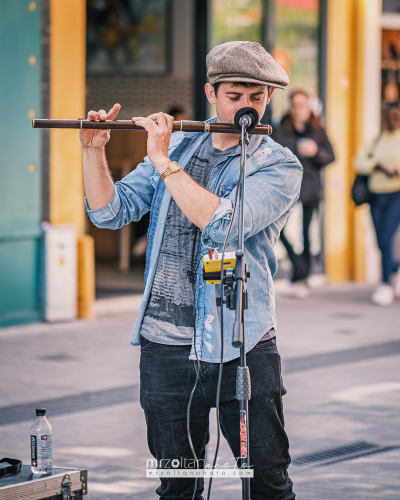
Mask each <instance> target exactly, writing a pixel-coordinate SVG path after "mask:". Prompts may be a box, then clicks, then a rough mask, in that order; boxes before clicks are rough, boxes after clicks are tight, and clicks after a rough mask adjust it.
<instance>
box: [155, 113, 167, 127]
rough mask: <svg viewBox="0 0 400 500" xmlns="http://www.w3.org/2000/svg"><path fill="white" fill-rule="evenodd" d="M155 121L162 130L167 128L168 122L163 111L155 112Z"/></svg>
mask: <svg viewBox="0 0 400 500" xmlns="http://www.w3.org/2000/svg"><path fill="white" fill-rule="evenodd" d="M157 123H158V125H159V127H161V128H162V129H163V130H166V129H168V123H167V119H166V118H165V115H164V113H157Z"/></svg>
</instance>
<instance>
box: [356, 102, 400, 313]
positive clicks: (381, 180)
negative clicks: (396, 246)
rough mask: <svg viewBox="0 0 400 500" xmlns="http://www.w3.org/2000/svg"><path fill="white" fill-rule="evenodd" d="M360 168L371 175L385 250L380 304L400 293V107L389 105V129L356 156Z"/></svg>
mask: <svg viewBox="0 0 400 500" xmlns="http://www.w3.org/2000/svg"><path fill="white" fill-rule="evenodd" d="M354 164H355V168H356V170H357V172H359V173H362V174H367V175H369V182H368V184H369V189H370V191H371V192H372V194H373V196H372V200H371V202H370V204H371V215H372V220H373V221H374V226H375V231H376V236H377V240H378V245H379V249H380V251H381V254H382V282H381V283H380V284H379V286H378V287H377V289H376V290H375V291H374V293H373V294H372V296H371V300H372V302H374V303H375V304H378V305H389V304H391V303H392V302H393V301H394V299H395V297H400V275H399V270H398V266H397V263H396V262H395V259H394V256H393V249H392V245H393V238H394V236H395V234H396V231H397V229H398V227H399V225H400V109H399V108H398V107H396V106H393V107H390V108H389V109H388V111H387V115H386V130H384V131H383V132H382V134H381V135H380V136H379V137H377V138H376V139H375V140H374V141H372V143H370V144H367V145H366V146H364V147H362V148H361V149H360V150H359V151H358V152H357V155H356V158H355V162H354Z"/></svg>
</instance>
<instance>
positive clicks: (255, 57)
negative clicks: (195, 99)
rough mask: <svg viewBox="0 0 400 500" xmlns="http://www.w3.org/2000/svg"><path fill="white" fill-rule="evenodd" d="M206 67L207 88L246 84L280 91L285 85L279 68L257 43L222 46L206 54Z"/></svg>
mask: <svg viewBox="0 0 400 500" xmlns="http://www.w3.org/2000/svg"><path fill="white" fill-rule="evenodd" d="M206 63H207V76H208V79H209V82H210V83H211V85H214V83H219V82H249V83H258V84H259V85H268V86H270V87H277V88H279V89H283V88H285V87H286V85H288V84H289V77H288V76H287V74H286V72H285V71H284V69H283V68H282V66H280V65H279V64H278V63H277V62H276V61H275V59H274V58H273V57H272V56H271V55H270V54H268V52H267V51H266V50H265V49H264V47H262V46H261V45H260V44H259V43H255V42H227V43H222V44H221V45H217V46H216V47H214V48H213V49H212V50H211V51H210V52H209V53H208V55H207V60H206Z"/></svg>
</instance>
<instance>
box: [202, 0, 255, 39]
mask: <svg viewBox="0 0 400 500" xmlns="http://www.w3.org/2000/svg"><path fill="white" fill-rule="evenodd" d="M262 27H263V1H262V0H211V48H212V47H215V46H216V45H219V44H221V43H225V42H230V41H232V40H243V41H248V42H257V43H260V44H262V43H263V42H262Z"/></svg>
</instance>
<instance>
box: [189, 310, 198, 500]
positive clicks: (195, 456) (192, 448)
mask: <svg viewBox="0 0 400 500" xmlns="http://www.w3.org/2000/svg"><path fill="white" fill-rule="evenodd" d="M193 345H194V353H195V355H196V360H197V372H196V382H195V383H194V386H193V389H192V392H191V393H190V398H189V402H188V405H187V428H186V430H187V436H188V439H189V445H190V449H191V450H192V453H193V456H194V459H195V460H196V469H197V470H198V469H199V460H198V458H197V455H196V452H195V449H194V446H193V442H192V436H191V434H190V408H191V405H192V400H193V395H194V392H195V390H196V387H197V383H198V381H199V378H200V360H199V357H198V355H197V351H196V305H195V306H194V329H193ZM197 479H198V478H197V477H196V479H195V481H194V491H193V496H192V500H195V496H196V490H197Z"/></svg>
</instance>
